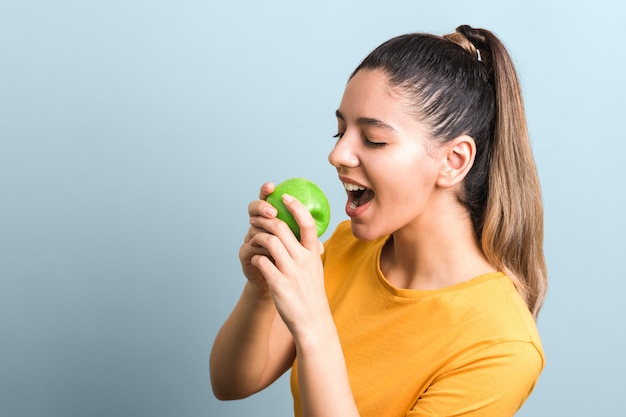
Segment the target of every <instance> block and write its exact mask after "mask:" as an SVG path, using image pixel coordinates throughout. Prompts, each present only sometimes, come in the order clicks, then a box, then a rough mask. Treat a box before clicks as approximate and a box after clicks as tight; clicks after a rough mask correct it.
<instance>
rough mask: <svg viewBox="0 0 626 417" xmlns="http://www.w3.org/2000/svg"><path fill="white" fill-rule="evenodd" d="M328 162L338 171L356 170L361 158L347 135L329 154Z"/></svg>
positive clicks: (338, 141) (340, 139)
mask: <svg viewBox="0 0 626 417" xmlns="http://www.w3.org/2000/svg"><path fill="white" fill-rule="evenodd" d="M328 162H330V164H331V165H332V166H334V167H335V168H337V169H339V168H342V167H344V168H354V167H356V166H358V165H359V157H358V156H357V154H356V152H355V150H354V147H353V146H351V144H350V141H349V140H348V138H347V137H346V136H345V135H344V136H343V137H341V138H339V140H337V143H335V147H334V148H333V150H332V151H330V153H329V154H328Z"/></svg>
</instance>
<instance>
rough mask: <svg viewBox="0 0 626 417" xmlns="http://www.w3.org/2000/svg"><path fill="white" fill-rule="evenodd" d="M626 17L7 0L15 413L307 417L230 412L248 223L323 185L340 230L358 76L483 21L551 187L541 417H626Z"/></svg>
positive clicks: (4, 334) (2, 48)
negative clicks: (229, 360) (270, 186)
mask: <svg viewBox="0 0 626 417" xmlns="http://www.w3.org/2000/svg"><path fill="white" fill-rule="evenodd" d="M623 4H624V3H623V2H620V1H618V0H615V1H607V0H599V1H593V2H591V1H585V2H582V1H560V2H549V1H519V2H505V1H496V0H494V1H468V0H463V1H456V0H455V1H452V0H449V1H441V2H434V1H432V2H418V1H392V0H386V1H337V2H331V1H319V0H318V1H315V2H295V1H286V0H281V1H274V2H254V1H248V2H243V1H238V2H227V1H212V2H211V1H208V2H207V1H199V0H196V1H193V0H181V1H173V0H170V1H166V0H154V1H148V0H143V1H142V0H124V1H121V0H109V1H78V0H59V1H43V0H39V1H37V0H19V1H10V0H2V1H1V2H0V198H1V200H0V415H2V416H10V417H22V416H24V417H26V416H28V417H39V416H41V417H43V416H46V417H74V416H90V417H97V416H152V417H160V416H177V417H191V416H249V415H257V416H289V415H290V414H291V398H290V394H289V391H288V385H287V378H283V379H281V380H280V381H279V382H278V383H277V384H276V385H275V386H273V387H271V388H270V389H268V390H267V391H265V392H263V393H260V394H258V395H256V396H253V397H252V398H250V399H246V400H243V401H238V402H226V403H223V402H219V401H217V400H215V399H214V398H213V396H212V394H211V388H210V383H209V376H208V356H209V351H210V347H211V344H212V341H213V338H214V336H215V334H216V332H217V330H218V328H219V326H220V325H221V323H222V322H223V320H224V319H225V318H226V316H227V314H228V313H229V312H230V309H231V308H232V306H233V305H234V303H235V301H236V299H237V297H238V295H239V292H240V289H241V287H242V285H243V282H244V278H243V277H242V276H241V274H240V272H239V264H238V260H237V250H238V248H239V244H240V242H241V240H242V238H243V235H244V233H245V230H246V225H247V215H246V205H247V203H248V201H249V200H251V199H253V198H255V196H256V195H257V190H258V187H259V185H260V184H261V183H262V182H263V181H266V180H273V181H280V180H282V179H285V178H288V177H291V176H305V177H309V178H310V179H312V180H314V181H316V182H317V183H318V184H319V185H320V186H321V187H322V188H323V189H324V190H325V191H326V192H327V194H328V196H329V198H330V200H331V204H332V207H333V222H332V226H334V225H336V223H337V222H338V221H339V220H341V219H343V218H344V217H345V215H344V214H343V204H344V196H343V191H342V190H341V188H340V185H339V183H338V181H337V179H336V176H335V173H334V170H333V169H332V168H331V167H330V165H328V164H327V162H326V156H327V154H328V152H329V151H330V149H331V146H332V144H333V139H332V138H331V136H332V135H333V134H334V133H335V129H336V126H335V118H334V110H335V109H336V107H337V105H338V103H339V100H340V97H341V94H342V92H343V86H344V83H345V82H346V80H347V77H348V74H349V73H350V72H351V71H352V69H353V68H354V67H355V66H356V65H357V63H358V62H359V60H360V59H362V58H363V57H364V56H365V55H366V54H367V53H368V52H369V51H370V50H371V49H372V48H374V47H375V46H376V45H378V44H379V43H380V42H382V41H384V40H386V39H388V38H390V37H392V36H395V35H399V34H402V33H406V32H411V31H427V32H432V33H436V34H444V33H448V32H451V31H453V30H454V28H455V27H456V26H457V25H459V24H464V23H468V24H471V25H474V26H478V27H486V28H488V29H491V30H493V31H494V32H496V33H497V34H498V35H499V36H500V37H501V39H502V40H503V41H504V42H505V44H506V45H507V46H508V48H509V50H510V53H511V54H512V56H513V58H514V60H515V62H516V64H517V68H518V71H519V75H520V78H521V81H522V86H523V90H524V94H525V99H526V106H527V112H528V122H529V127H530V132H531V136H532V140H533V146H534V150H535V154H536V160H537V164H538V168H539V172H540V176H541V181H542V184H543V189H544V200H545V214H546V256H547V259H548V265H549V270H550V277H551V288H550V294H549V296H548V299H547V302H546V305H545V308H544V310H543V313H542V315H541V317H540V320H539V327H540V331H541V333H542V337H543V341H544V344H545V350H546V354H547V358H548V363H547V367H546V369H545V371H544V373H543V375H542V377H541V379H540V382H539V384H538V385H537V387H536V391H535V393H534V394H533V396H532V397H531V399H530V400H529V401H528V402H527V404H526V405H525V406H524V408H523V409H522V411H521V412H520V413H519V415H520V416H555V415H560V416H570V417H573V416H623V415H625V413H626V412H625V411H624V408H623V406H622V403H623V397H624V392H625V389H626V383H625V382H624V381H625V380H624V374H625V372H626V360H625V355H626V354H625V352H626V341H625V339H624V337H625V330H626V326H625V319H626V302H624V300H623V298H624V292H625V290H626V283H625V282H624V280H625V278H626V273H625V272H624V267H623V260H624V256H625V250H626V242H625V236H626V226H625V223H624V214H623V213H624V205H625V204H624V203H625V198H624V192H625V186H624V179H626V171H625V168H624V161H625V155H626V142H625V139H626V138H625V135H624V128H623V123H624V120H625V117H626V115H625V110H626V105H625V104H624V103H625V101H624V97H625V96H626V83H625V81H624V76H625V75H626V73H625V68H626V47H625V45H626V23H624V22H626V10H625V8H624V6H623ZM327 235H328V233H327ZM327 235H326V236H327Z"/></svg>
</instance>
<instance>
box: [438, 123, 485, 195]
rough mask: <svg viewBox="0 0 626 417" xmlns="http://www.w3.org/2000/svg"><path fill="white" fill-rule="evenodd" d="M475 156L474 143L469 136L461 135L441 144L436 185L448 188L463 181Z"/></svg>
mask: <svg viewBox="0 0 626 417" xmlns="http://www.w3.org/2000/svg"><path fill="white" fill-rule="evenodd" d="M475 156H476V143H475V142H474V139H472V138H471V137H470V136H467V135H462V136H459V137H458V138H456V139H454V140H452V141H450V142H448V143H447V144H445V145H443V147H442V154H441V161H442V165H441V169H440V170H439V175H438V177H437V185H439V186H440V187H442V188H449V187H453V186H455V185H456V184H458V183H460V182H461V181H463V179H464V178H465V176H466V175H467V173H468V172H469V170H470V169H471V168H472V165H474V158H475Z"/></svg>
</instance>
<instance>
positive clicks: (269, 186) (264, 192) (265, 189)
mask: <svg viewBox="0 0 626 417" xmlns="http://www.w3.org/2000/svg"><path fill="white" fill-rule="evenodd" d="M274 188H276V186H275V185H274V183H273V182H266V183H265V184H263V185H262V186H261V191H260V192H259V199H261V200H265V199H266V198H267V196H268V195H270V194H272V193H273V192H274Z"/></svg>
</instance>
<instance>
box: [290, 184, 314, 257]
mask: <svg viewBox="0 0 626 417" xmlns="http://www.w3.org/2000/svg"><path fill="white" fill-rule="evenodd" d="M283 203H285V207H287V210H289V212H290V213H291V214H292V215H293V218H294V219H295V220H296V223H298V226H300V243H301V244H302V246H304V247H305V248H307V249H309V250H314V249H317V248H318V243H319V241H318V239H317V226H316V224H315V219H313V216H311V213H310V212H309V210H308V209H307V208H306V207H305V206H304V205H303V204H302V203H301V202H300V201H298V200H297V199H295V198H294V197H293V196H291V195H289V194H284V195H283Z"/></svg>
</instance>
